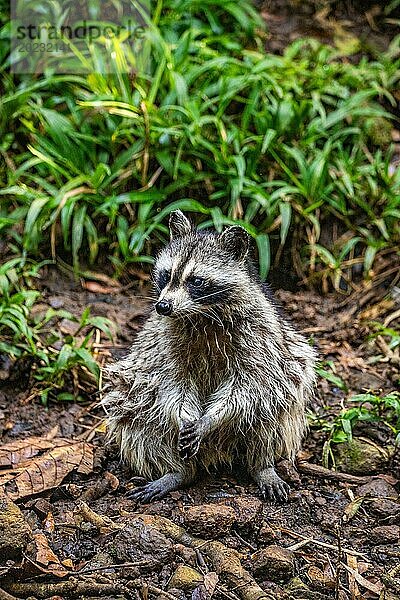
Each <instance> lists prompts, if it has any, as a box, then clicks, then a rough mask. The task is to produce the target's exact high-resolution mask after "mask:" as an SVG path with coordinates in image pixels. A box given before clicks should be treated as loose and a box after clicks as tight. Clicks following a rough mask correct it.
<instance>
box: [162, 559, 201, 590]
mask: <svg viewBox="0 0 400 600" xmlns="http://www.w3.org/2000/svg"><path fill="white" fill-rule="evenodd" d="M202 582H203V575H202V574H201V573H199V572H198V571H196V569H192V567H187V566H186V565H179V566H178V568H177V569H176V571H175V573H174V574H173V575H172V577H171V579H170V582H169V584H168V587H169V588H177V589H178V590H185V591H188V592H191V591H192V590H194V588H195V587H197V586H198V585H199V584H200V583H202Z"/></svg>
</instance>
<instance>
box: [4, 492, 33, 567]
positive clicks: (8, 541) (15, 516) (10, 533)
mask: <svg viewBox="0 0 400 600" xmlns="http://www.w3.org/2000/svg"><path fill="white" fill-rule="evenodd" d="M31 540H32V530H31V528H30V527H29V525H28V523H27V522H26V521H25V518H24V515H23V514H22V512H21V510H20V509H19V508H18V506H17V505H16V504H14V502H12V501H11V500H9V499H8V498H7V497H5V496H2V497H0V557H1V559H0V560H2V561H6V560H9V559H15V558H19V557H20V556H21V554H22V553H23V551H24V550H25V549H26V547H27V545H28V543H29V541H31Z"/></svg>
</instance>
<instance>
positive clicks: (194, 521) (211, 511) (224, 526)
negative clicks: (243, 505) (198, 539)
mask: <svg viewBox="0 0 400 600" xmlns="http://www.w3.org/2000/svg"><path fill="white" fill-rule="evenodd" d="M183 518H184V522H185V526H186V527H188V529H190V530H191V531H192V532H193V533H196V534H199V535H203V536H204V537H213V538H215V537H218V536H220V535H224V534H225V533H228V531H229V530H230V529H231V527H232V524H233V523H234V522H235V521H236V513H235V510H234V509H233V508H232V507H231V506H224V505H222V504H200V505H199V506H191V507H190V508H188V509H187V510H185V512H184V517H183Z"/></svg>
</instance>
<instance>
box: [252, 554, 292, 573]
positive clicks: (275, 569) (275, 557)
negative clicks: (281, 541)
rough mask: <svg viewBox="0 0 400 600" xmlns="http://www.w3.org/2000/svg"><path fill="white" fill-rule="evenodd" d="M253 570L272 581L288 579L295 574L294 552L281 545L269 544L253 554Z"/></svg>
mask: <svg viewBox="0 0 400 600" xmlns="http://www.w3.org/2000/svg"><path fill="white" fill-rule="evenodd" d="M252 559H253V572H254V575H256V576H257V577H261V578H264V579H269V580H271V581H287V580H288V579H290V578H291V577H292V576H293V567H294V554H293V552H291V550H288V549H287V548H282V547H281V546H274V545H273V546H268V548H262V549H261V550H258V551H257V552H255V553H254V554H253V555H252Z"/></svg>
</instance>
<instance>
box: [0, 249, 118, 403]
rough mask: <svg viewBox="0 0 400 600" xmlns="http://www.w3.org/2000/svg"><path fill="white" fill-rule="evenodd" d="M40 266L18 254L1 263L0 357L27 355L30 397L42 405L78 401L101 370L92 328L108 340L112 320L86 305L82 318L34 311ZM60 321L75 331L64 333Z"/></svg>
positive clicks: (89, 391) (92, 386)
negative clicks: (93, 313)
mask: <svg viewBox="0 0 400 600" xmlns="http://www.w3.org/2000/svg"><path fill="white" fill-rule="evenodd" d="M39 268H40V265H26V264H25V262H24V261H23V260H21V259H19V258H15V259H11V260H9V261H7V262H5V263H4V264H3V265H1V266H0V340H1V341H0V355H1V354H3V353H5V354H8V355H9V356H10V357H11V358H12V359H14V360H18V359H23V358H26V357H30V359H31V377H30V379H31V381H30V384H31V390H30V395H33V396H34V397H36V396H37V397H39V398H40V399H41V401H42V402H43V403H44V404H47V402H48V400H49V399H56V400H61V401H67V400H79V399H81V398H82V395H86V396H87V395H90V394H93V393H95V392H96V390H97V386H98V383H99V377H100V368H99V365H98V363H97V362H96V360H95V359H94V357H93V354H92V344H93V342H94V337H95V332H96V330H100V331H102V332H103V333H104V334H105V335H107V336H108V337H110V338H111V331H110V325H111V323H110V321H109V320H108V319H105V318H102V317H93V316H91V315H90V311H89V309H86V310H85V311H84V312H83V314H82V315H81V317H80V319H77V318H76V317H75V316H74V315H72V314H71V313H69V312H68V311H65V310H54V309H52V308H49V309H48V310H47V311H46V312H45V314H41V313H40V312H39V313H36V312H35V311H34V310H32V309H34V308H35V303H36V301H37V300H38V299H39V297H40V293H39V292H38V291H36V290H34V289H32V288H33V283H32V278H36V277H38V271H39ZM62 319H68V320H69V321H72V322H75V323H76V328H75V331H74V332H73V335H65V336H63V335H62V333H61V332H60V330H59V329H58V327H57V325H58V323H59V322H60V321H61V320H62Z"/></svg>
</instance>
